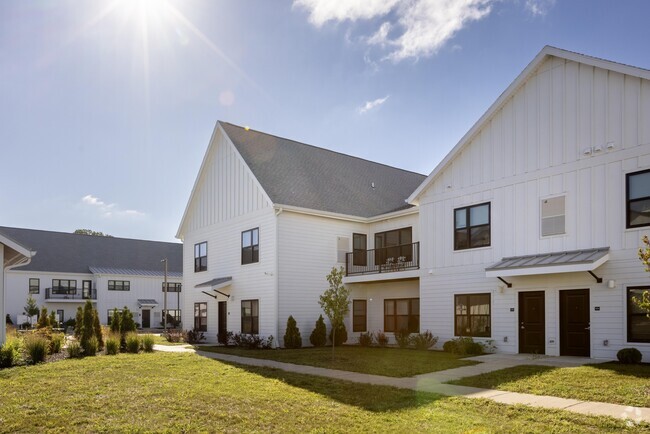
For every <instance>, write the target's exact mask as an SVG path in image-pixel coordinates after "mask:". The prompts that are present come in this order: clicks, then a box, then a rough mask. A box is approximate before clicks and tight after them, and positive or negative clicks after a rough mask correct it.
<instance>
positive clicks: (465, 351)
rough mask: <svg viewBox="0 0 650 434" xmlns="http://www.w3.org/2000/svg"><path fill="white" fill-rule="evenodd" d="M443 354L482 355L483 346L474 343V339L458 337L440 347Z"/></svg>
mask: <svg viewBox="0 0 650 434" xmlns="http://www.w3.org/2000/svg"><path fill="white" fill-rule="evenodd" d="M442 349H443V350H444V351H445V352H448V353H452V354H458V355H461V356H467V355H478V354H483V352H484V351H483V344H481V343H480V342H474V339H472V338H469V337H459V338H456V339H452V340H450V341H447V342H445V343H444V344H443V345H442Z"/></svg>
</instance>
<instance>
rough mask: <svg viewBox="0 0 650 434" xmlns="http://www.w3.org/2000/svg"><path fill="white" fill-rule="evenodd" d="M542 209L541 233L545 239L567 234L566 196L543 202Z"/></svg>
mask: <svg viewBox="0 0 650 434" xmlns="http://www.w3.org/2000/svg"><path fill="white" fill-rule="evenodd" d="M540 209H541V215H542V221H541V233H542V236H543V237H547V236H550V235H561V234H563V233H565V229H564V221H565V217H564V196H558V197H552V198H550V199H544V200H542V203H541V206H540Z"/></svg>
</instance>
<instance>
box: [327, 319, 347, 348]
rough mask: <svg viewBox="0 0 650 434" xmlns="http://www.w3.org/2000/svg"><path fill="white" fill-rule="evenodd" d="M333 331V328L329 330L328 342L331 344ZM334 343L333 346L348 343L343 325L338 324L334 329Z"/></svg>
mask: <svg viewBox="0 0 650 434" xmlns="http://www.w3.org/2000/svg"><path fill="white" fill-rule="evenodd" d="M333 331H334V328H332V330H330V336H329V339H330V342H332V332H333ZM335 338H336V342H334V345H335V346H339V345H343V344H344V343H346V342H347V341H348V331H347V330H346V329H345V324H343V323H340V324H339V325H338V327H336V336H335Z"/></svg>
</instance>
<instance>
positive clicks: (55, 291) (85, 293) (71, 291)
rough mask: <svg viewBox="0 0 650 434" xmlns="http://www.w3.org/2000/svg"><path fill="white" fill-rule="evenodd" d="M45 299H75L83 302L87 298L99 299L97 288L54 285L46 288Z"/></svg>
mask: <svg viewBox="0 0 650 434" xmlns="http://www.w3.org/2000/svg"><path fill="white" fill-rule="evenodd" d="M45 300H48V301H57V302H58V301H63V302H65V301H74V302H80V301H81V302H82V301H85V300H91V301H92V300H97V289H96V288H83V289H77V288H66V287H53V288H45Z"/></svg>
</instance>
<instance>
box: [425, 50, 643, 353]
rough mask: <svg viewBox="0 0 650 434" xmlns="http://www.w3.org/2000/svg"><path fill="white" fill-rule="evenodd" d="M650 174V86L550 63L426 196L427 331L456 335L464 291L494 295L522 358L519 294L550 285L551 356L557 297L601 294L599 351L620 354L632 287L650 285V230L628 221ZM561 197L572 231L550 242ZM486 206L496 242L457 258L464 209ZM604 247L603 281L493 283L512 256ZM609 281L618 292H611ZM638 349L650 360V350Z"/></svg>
mask: <svg viewBox="0 0 650 434" xmlns="http://www.w3.org/2000/svg"><path fill="white" fill-rule="evenodd" d="M587 151H589V152H587ZM648 168H650V81H648V80H645V79H642V78H639V77H635V76H631V75H625V74H622V73H619V72H614V71H611V70H607V69H601V68H599V67H595V66H590V65H586V64H582V63H577V62H575V61H571V60H567V59H563V58H558V57H554V56H551V57H548V58H547V59H546V60H545V61H544V62H542V63H541V64H540V65H539V67H538V68H537V69H536V71H534V73H533V74H532V75H531V76H530V77H529V78H528V79H526V80H525V81H524V82H523V83H522V85H521V86H520V87H519V88H518V89H516V90H515V91H514V93H513V94H512V95H511V96H510V97H509V98H508V99H507V100H505V101H504V103H503V104H502V105H501V107H500V108H498V109H497V110H496V111H495V112H494V114H493V115H492V116H491V117H490V118H488V119H486V120H485V122H483V124H482V125H481V126H480V128H478V129H477V130H476V133H475V134H474V136H473V137H471V138H469V141H468V142H467V143H466V144H465V145H464V147H463V148H461V149H460V152H458V153H457V154H456V155H455V156H454V157H453V158H452V159H451V160H450V161H449V162H448V163H447V165H446V166H445V167H443V168H442V169H441V170H440V171H439V172H438V174H437V176H436V178H435V179H434V180H433V182H432V183H431V184H430V185H429V186H428V187H427V188H426V189H425V190H423V192H422V195H421V196H420V200H419V203H420V226H421V229H420V230H421V236H422V240H424V241H423V243H422V246H421V259H422V266H421V269H422V270H423V272H422V273H421V293H422V304H421V315H422V327H423V328H431V329H432V330H434V329H435V330H441V332H440V335H441V341H442V337H444V338H445V339H447V338H450V337H451V336H453V324H454V320H453V295H454V294H456V293H471V292H490V293H492V331H493V333H492V338H493V339H495V340H496V341H497V342H496V344H497V346H498V348H499V350H500V351H505V352H517V338H516V315H517V312H516V311H517V305H516V293H517V291H519V290H525V289H548V291H547V300H546V301H547V303H546V314H547V317H546V321H547V335H546V338H547V353H548V354H557V353H558V351H559V350H558V348H559V344H558V343H557V336H558V333H557V330H556V327H557V322H558V321H557V306H558V303H559V298H558V297H559V296H558V295H557V291H558V290H560V289H571V288H573V289H579V288H590V289H591V304H592V309H591V319H592V329H591V330H592V356H593V357H607V358H611V357H612V354H615V349H618V348H620V347H622V346H626V345H627V343H626V342H625V333H626V331H625V321H626V318H625V300H624V297H625V287H627V286H628V285H633V284H638V283H640V282H642V281H644V279H645V281H646V282H647V283H650V280H649V279H648V276H647V274H644V273H643V269H642V268H641V267H640V263H639V262H638V259H636V255H635V252H636V249H637V248H638V247H639V245H640V239H641V237H642V235H643V234H647V233H649V232H650V229H649V228H647V227H646V228H641V229H626V223H625V219H626V217H625V208H626V202H625V198H626V190H625V189H626V186H625V176H626V174H628V173H631V172H636V171H639V170H643V169H648ZM558 196H564V197H565V233H564V234H559V235H552V236H542V235H541V228H540V225H541V221H540V216H541V203H542V200H544V199H548V198H554V197H558ZM483 202H490V203H491V246H490V247H485V248H477V249H470V250H461V251H454V246H453V241H454V233H453V227H454V221H453V210H454V209H455V208H459V207H464V206H469V205H476V204H480V203H483ZM602 246H609V247H610V248H611V255H610V257H611V259H610V261H609V263H606V264H605V265H604V266H602V267H600V268H599V269H598V270H597V274H599V275H603V277H604V278H605V283H603V284H596V283H595V280H594V279H593V278H592V277H591V276H589V275H588V274H587V273H570V274H559V275H543V276H537V277H520V278H512V279H511V280H513V281H514V285H513V288H511V289H506V290H505V292H504V293H503V294H501V293H499V292H497V288H498V286H499V285H500V282H499V281H498V280H497V279H494V278H486V277H485V272H484V269H485V267H487V266H489V265H491V264H493V263H495V262H497V261H499V260H500V259H501V258H503V257H509V256H517V255H527V254H538V253H548V252H557V251H565V250H575V249H582V248H594V247H602ZM428 270H431V273H432V274H429V273H428ZM609 279H615V280H616V281H617V287H616V288H615V289H606V288H605V285H606V282H607V280H609ZM597 306H598V307H600V310H599V311H595V310H594V308H595V307H597ZM512 308H514V311H513V312H511V309H512ZM513 318H515V319H514V320H513ZM505 336H508V342H503V337H505ZM551 338H555V342H554V343H549V340H552V339H551ZM605 340H608V344H609V345H608V346H607V347H605V346H604V345H603V341H605ZM630 346H632V345H630ZM633 346H637V347H639V348H640V349H642V350H643V351H644V354H645V355H646V357H650V345H646V344H634V345H633Z"/></svg>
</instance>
